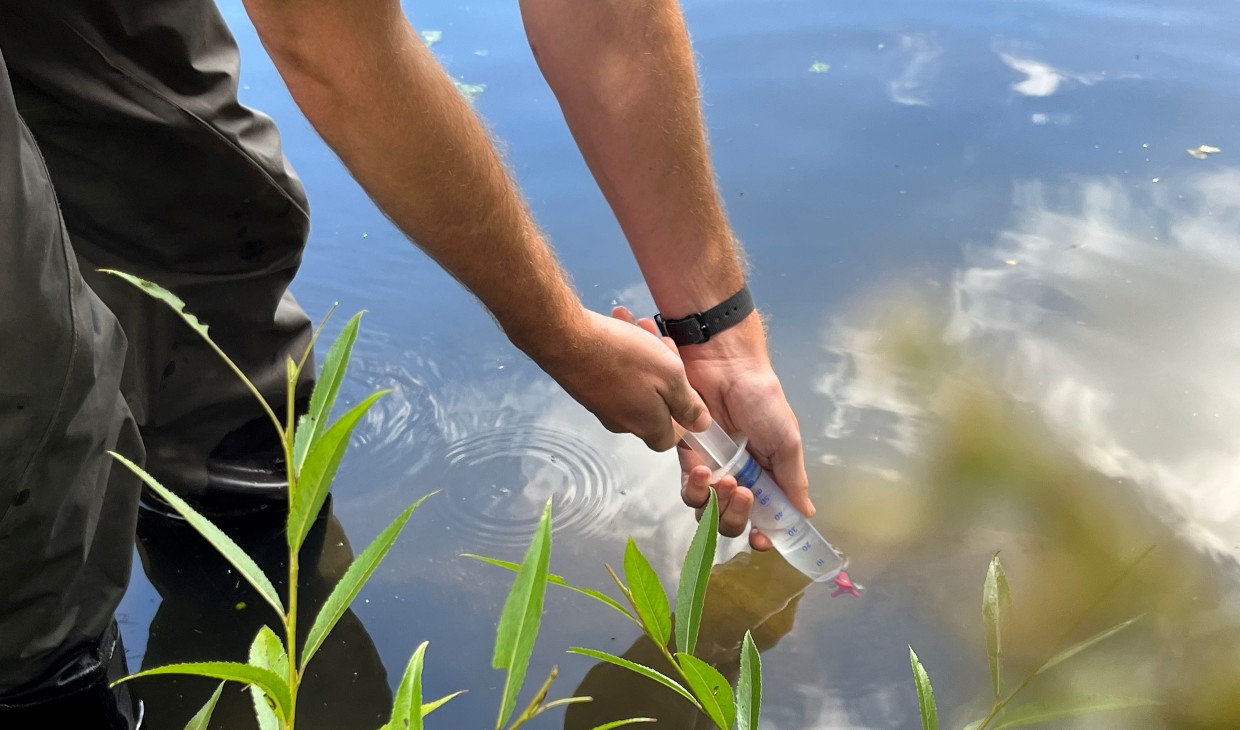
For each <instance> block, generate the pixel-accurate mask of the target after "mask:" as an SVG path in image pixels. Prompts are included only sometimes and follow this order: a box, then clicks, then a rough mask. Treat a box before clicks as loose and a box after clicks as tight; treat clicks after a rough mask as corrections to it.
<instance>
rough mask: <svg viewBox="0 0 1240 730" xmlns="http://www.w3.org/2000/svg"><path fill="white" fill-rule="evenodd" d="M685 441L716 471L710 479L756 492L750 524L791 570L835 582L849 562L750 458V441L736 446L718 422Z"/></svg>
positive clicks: (686, 433)
mask: <svg viewBox="0 0 1240 730" xmlns="http://www.w3.org/2000/svg"><path fill="white" fill-rule="evenodd" d="M681 437H682V438H683V439H684V441H685V443H686V444H688V445H689V447H690V448H692V449H693V450H694V451H695V452H697V454H698V456H700V457H702V460H703V461H705V462H706V465H707V466H709V467H710V468H711V469H713V470H715V474H714V477H713V479H712V481H718V480H719V478H720V477H722V476H723V475H724V474H731V475H733V476H735V477H736V482H737V484H740V485H741V486H745V487H749V489H751V490H753V497H754V503H753V510H752V511H751V512H750V513H749V520H750V522H752V523H753V526H754V527H757V528H758V529H760V530H762V532H763V534H765V535H766V536H767V537H769V538H770V539H771V543H772V544H773V545H774V546H775V549H776V550H778V551H779V553H780V555H783V556H784V559H786V560H787V561H788V562H789V563H791V564H792V566H793V567H795V568H796V569H797V570H800V571H801V572H802V573H804V574H805V575H807V576H809V577H810V578H811V579H813V580H814V581H817V582H825V581H829V580H832V579H834V578H835V577H836V576H837V575H839V574H840V571H841V570H843V569H844V567H845V566H846V565H847V564H848V561H847V560H845V559H844V556H843V555H841V554H840V552H839V551H838V550H836V549H835V548H834V547H833V546H832V545H831V543H829V542H827V541H826V540H825V539H823V537H822V535H821V534H820V533H819V532H818V530H817V529H816V528H815V527H814V526H813V525H812V524H810V521H809V519H808V518H807V517H806V516H805V515H803V514H801V512H800V511H799V510H798V509H797V508H796V507H793V506H792V503H791V502H790V501H788V497H787V495H785V494H784V492H783V490H781V489H780V488H779V486H778V485H776V484H775V480H774V479H773V478H772V477H771V475H770V473H769V472H768V471H766V470H765V469H763V468H762V466H761V465H760V464H758V462H757V460H756V459H754V458H753V457H752V456H750V455H749V452H748V451H746V450H745V446H746V444H748V442H749V439H748V437H744V436H742V437H741V440H740V443H737V442H735V441H733V440H732V437H731V436H729V435H728V433H727V432H726V431H724V430H723V427H721V426H720V425H719V424H718V423H716V422H714V421H711V424H710V428H708V429H707V430H705V431H703V432H702V433H693V432H692V431H684V432H683V433H682V434H681Z"/></svg>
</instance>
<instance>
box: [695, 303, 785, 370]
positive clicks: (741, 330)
mask: <svg viewBox="0 0 1240 730" xmlns="http://www.w3.org/2000/svg"><path fill="white" fill-rule="evenodd" d="M680 357H681V359H682V360H684V361H685V362H686V363H689V362H705V361H712V362H718V363H732V364H734V365H741V364H746V365H750V366H751V365H753V364H754V363H764V364H769V363H770V360H771V358H770V354H769V352H768V351H767V343H766V328H765V327H764V326H763V323H762V317H761V314H760V313H759V312H757V311H754V312H753V313H751V314H750V315H749V316H747V317H745V318H744V319H743V320H741V321H740V322H739V323H737V324H736V325H735V326H733V327H730V328H728V329H727V330H724V331H723V332H719V333H718V334H716V335H715V336H714V337H711V338H710V339H709V340H707V341H706V342H703V343H701V344H699V345H691V346H688V347H682V348H680Z"/></svg>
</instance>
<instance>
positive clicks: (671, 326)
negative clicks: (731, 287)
mask: <svg viewBox="0 0 1240 730" xmlns="http://www.w3.org/2000/svg"><path fill="white" fill-rule="evenodd" d="M753 310H754V305H753V296H752V295H751V294H750V293H749V287H748V286H742V287H741V290H740V291H738V292H736V293H735V294H733V295H732V296H730V297H728V298H727V299H725V300H723V301H722V302H720V303H719V304H718V305H716V306H714V307H711V308H710V309H708V310H706V311H705V312H695V313H693V314H690V315H689V316H688V317H683V318H681V319H666V318H664V317H663V315H661V314H656V315H655V316H654V321H655V323H656V324H657V325H658V326H659V331H660V332H662V333H663V336H664V337H670V338H672V342H675V343H676V344H677V345H679V346H684V345H700V344H702V343H703V342H706V341H707V340H709V339H710V338H712V337H714V336H715V335H717V334H719V333H720V332H723V331H724V330H726V329H727V328H729V327H731V326H733V325H735V324H736V323H738V322H740V321H741V320H743V319H745V318H746V317H748V316H749V315H750V314H752V313H753Z"/></svg>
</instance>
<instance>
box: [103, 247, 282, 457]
mask: <svg viewBox="0 0 1240 730" xmlns="http://www.w3.org/2000/svg"><path fill="white" fill-rule="evenodd" d="M99 271H100V272H101V273H104V274H111V275H112V276H117V277H120V278H122V279H124V280H125V281H127V282H129V283H130V284H133V285H134V286H136V287H138V288H139V289H141V290H142V291H144V292H146V293H147V294H149V295H150V296H152V297H154V298H156V299H158V300H160V301H162V302H164V303H165V304H167V305H168V306H169V307H172V309H173V311H175V312H176V313H177V314H178V315H179V316H180V317H181V319H183V320H185V323H186V324H188V325H189V326H190V327H191V328H192V329H193V330H194V331H195V332H197V333H198V334H199V336H201V337H202V339H203V340H205V341H206V343H207V345H209V346H210V347H211V349H212V350H214V351H215V354H217V355H219V356H220V359H221V360H223V361H224V363H225V364H226V365H228V367H229V368H230V369H231V370H232V371H233V372H234V373H236V375H237V377H238V378H240V379H241V382H243V383H245V386H246V388H248V389H249V391H250V393H251V394H253V396H254V398H255V400H257V401H258V402H259V404H260V405H262V407H263V410H264V411H265V412H266V413H267V416H268V417H269V418H270V419H271V423H272V425H273V426H274V427H275V429H276V431H277V432H279V434H280V437H281V438H284V437H285V433H284V425H283V424H281V423H280V419H279V418H277V417H276V414H275V411H273V410H271V404H270V403H268V402H267V399H266V397H264V396H263V394H262V393H260V392H259V391H258V388H257V387H255V385H254V382H253V381H251V380H250V379H249V378H248V377H246V374H245V373H244V372H242V370H241V368H239V367H237V363H235V362H233V360H232V358H230V357H229V356H228V353H226V352H224V351H223V350H221V349H220V346H219V345H217V344H215V340H213V339H211V336H210V335H209V334H207V325H205V324H203V322H202V321H201V320H199V319H198V318H197V317H195V316H194V315H192V314H190V313H189V312H187V311H185V302H184V301H183V300H182V299H181V298H180V297H178V296H177V295H175V294H173V293H172V292H170V291H168V290H167V289H165V288H163V287H162V286H160V285H159V284H156V283H154V282H150V281H147V280H145V279H140V278H138V277H136V276H133V275H131V274H126V273H125V272H123V271H116V270H115V269H99Z"/></svg>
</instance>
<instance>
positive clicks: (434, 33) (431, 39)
mask: <svg viewBox="0 0 1240 730" xmlns="http://www.w3.org/2000/svg"><path fill="white" fill-rule="evenodd" d="M422 40H424V41H426V46H427V48H429V47H431V46H433V45H435V44H436V43H438V42H439V41H441V40H443V31H442V30H424V31H422Z"/></svg>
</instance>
